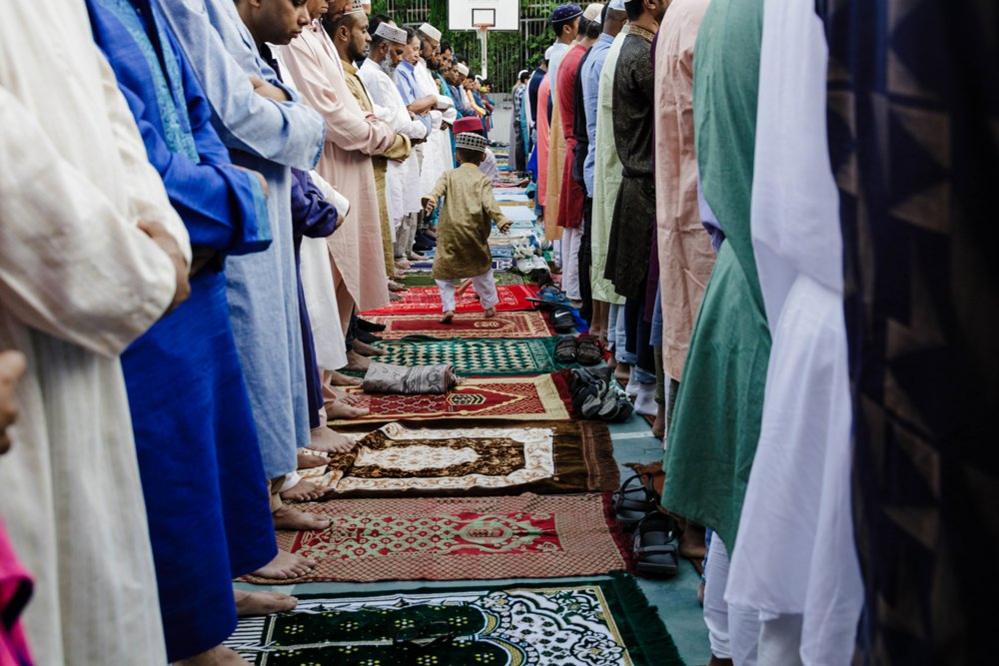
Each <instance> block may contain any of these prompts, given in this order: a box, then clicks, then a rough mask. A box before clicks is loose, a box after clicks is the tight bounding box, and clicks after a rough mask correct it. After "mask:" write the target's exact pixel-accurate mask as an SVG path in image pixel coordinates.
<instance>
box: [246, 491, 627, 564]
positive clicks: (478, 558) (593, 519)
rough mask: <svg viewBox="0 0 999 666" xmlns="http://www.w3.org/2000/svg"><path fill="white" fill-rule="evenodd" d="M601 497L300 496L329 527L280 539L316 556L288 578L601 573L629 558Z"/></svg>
mask: <svg viewBox="0 0 999 666" xmlns="http://www.w3.org/2000/svg"><path fill="white" fill-rule="evenodd" d="M609 505H610V494H609V493H591V494H583V495H534V494H531V493H525V494H523V495H512V496H506V497H480V498H466V497H435V498H413V497H407V498H397V499H362V500H353V499H336V500H330V501H326V502H322V503H313V504H305V505H303V508H304V509H306V510H307V511H309V512H310V513H313V514H316V515H319V516H323V517H326V518H329V519H330V521H332V525H331V526H330V527H329V528H327V529H325V530H320V531H302V532H279V533H278V546H279V547H280V548H281V549H283V550H286V551H289V552H292V553H295V554H297V555H301V556H303V557H307V558H309V559H312V560H314V561H315V562H317V566H316V568H315V569H313V570H312V571H311V572H310V573H309V574H307V575H306V576H303V577H301V578H297V579H294V580H291V581H287V582H295V583H300V582H317V581H356V582H367V581H377V580H486V579H496V578H551V577H556V576H587V575H596V574H606V573H610V572H612V571H622V570H625V569H627V568H628V565H629V560H628V555H627V552H628V551H627V541H628V539H626V538H625V536H624V534H623V533H622V532H620V531H619V528H617V526H616V525H615V524H614V521H613V519H612V518H611V517H610V511H609ZM247 580H248V581H249V582H252V583H261V584H273V582H274V581H272V580H261V579H254V578H252V577H248V578H247Z"/></svg>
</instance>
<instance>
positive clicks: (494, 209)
mask: <svg viewBox="0 0 999 666" xmlns="http://www.w3.org/2000/svg"><path fill="white" fill-rule="evenodd" d="M481 196H482V210H483V211H484V212H485V214H486V216H487V217H488V218H489V219H491V220H493V221H494V222H496V226H497V227H499V228H500V231H503V229H504V228H509V227H510V226H511V225H512V224H513V222H511V221H510V220H508V219H507V217H506V215H504V214H503V211H502V210H500V207H499V204H498V203H496V197H495V196H494V195H493V184H492V183H490V182H489V179H488V178H486V177H485V176H483V177H482V195H481Z"/></svg>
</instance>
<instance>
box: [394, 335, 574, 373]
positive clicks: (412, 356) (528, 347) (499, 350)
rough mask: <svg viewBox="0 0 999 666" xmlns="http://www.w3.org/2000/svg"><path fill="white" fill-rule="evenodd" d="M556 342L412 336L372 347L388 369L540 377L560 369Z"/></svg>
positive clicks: (551, 339)
mask: <svg viewBox="0 0 999 666" xmlns="http://www.w3.org/2000/svg"><path fill="white" fill-rule="evenodd" d="M557 340H558V338H554V337H550V338H501V339H498V340H491V339H485V340H482V339H466V338H451V339H444V340H442V339H431V338H428V337H426V336H413V337H412V338H406V339H403V340H382V341H380V342H377V343H375V346H377V347H378V348H379V349H381V350H382V351H383V352H384V354H382V355H381V356H378V357H377V358H376V359H375V360H377V361H379V362H380V363H389V364H392V365H404V366H409V367H413V366H417V365H450V366H451V367H452V368H454V371H455V373H457V374H458V375H462V376H481V377H488V376H497V375H540V374H546V373H550V372H554V371H555V370H557V369H559V368H560V367H563V366H561V365H559V364H556V362H555V343H556V342H557Z"/></svg>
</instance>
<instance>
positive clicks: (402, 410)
mask: <svg viewBox="0 0 999 666" xmlns="http://www.w3.org/2000/svg"><path fill="white" fill-rule="evenodd" d="M345 390H346V391H348V392H349V393H351V394H352V395H353V396H355V397H357V398H359V399H360V401H361V405H360V406H362V407H366V408H368V409H369V410H371V411H370V413H369V414H368V415H367V416H365V417H362V418H359V419H352V420H349V421H333V422H331V423H330V425H331V426H344V425H356V424H358V423H361V422H369V423H382V422H385V421H403V420H417V421H419V420H427V419H508V420H516V421H565V420H568V419H569V405H570V404H571V397H570V395H569V391H568V387H567V386H566V384H565V381H564V380H562V379H561V378H560V377H556V376H554V375H538V376H536V377H496V378H483V379H464V380H462V383H461V384H459V385H458V386H457V387H456V388H455V389H454V390H452V391H450V392H448V393H445V394H443V395H436V394H435V395H429V394H420V395H388V394H367V393H364V392H363V391H362V390H361V389H360V388H359V387H351V388H347V389H345Z"/></svg>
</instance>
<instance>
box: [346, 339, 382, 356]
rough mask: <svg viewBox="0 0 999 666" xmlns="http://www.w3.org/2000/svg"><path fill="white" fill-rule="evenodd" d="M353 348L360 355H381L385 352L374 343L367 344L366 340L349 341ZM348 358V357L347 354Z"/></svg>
mask: <svg viewBox="0 0 999 666" xmlns="http://www.w3.org/2000/svg"><path fill="white" fill-rule="evenodd" d="M351 346H352V347H353V348H354V350H353V351H354V352H356V353H358V354H361V355H362V356H381V355H382V354H384V353H385V352H384V351H383V350H381V349H379V348H378V347H375V346H374V345H369V344H368V343H367V342H361V341H360V340H354V341H353V342H352V343H351ZM348 358H350V357H349V356H348Z"/></svg>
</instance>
